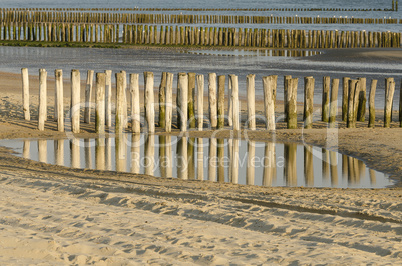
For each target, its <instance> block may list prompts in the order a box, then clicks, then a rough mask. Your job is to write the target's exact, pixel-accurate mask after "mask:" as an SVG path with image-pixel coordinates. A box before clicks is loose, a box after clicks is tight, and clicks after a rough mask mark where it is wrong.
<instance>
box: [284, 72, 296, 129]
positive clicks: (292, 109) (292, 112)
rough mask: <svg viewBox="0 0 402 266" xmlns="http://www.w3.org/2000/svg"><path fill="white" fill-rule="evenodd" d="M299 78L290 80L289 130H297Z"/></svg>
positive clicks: (288, 96)
mask: <svg viewBox="0 0 402 266" xmlns="http://www.w3.org/2000/svg"><path fill="white" fill-rule="evenodd" d="M298 81H299V79H298V78H292V79H290V80H289V83H290V86H289V87H288V95H287V99H285V101H287V106H288V115H287V118H286V121H287V127H288V129H294V128H297V85H298Z"/></svg>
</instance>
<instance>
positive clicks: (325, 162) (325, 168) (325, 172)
mask: <svg viewBox="0 0 402 266" xmlns="http://www.w3.org/2000/svg"><path fill="white" fill-rule="evenodd" d="M322 178H323V180H326V181H327V180H328V179H329V151H328V150H326V149H322Z"/></svg>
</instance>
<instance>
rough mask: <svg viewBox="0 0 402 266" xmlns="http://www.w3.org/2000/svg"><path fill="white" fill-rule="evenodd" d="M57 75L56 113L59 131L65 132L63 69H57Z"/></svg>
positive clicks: (55, 72)
mask: <svg viewBox="0 0 402 266" xmlns="http://www.w3.org/2000/svg"><path fill="white" fill-rule="evenodd" d="M54 76H55V96H56V99H55V102H56V106H55V115H57V116H56V121H57V131H59V132H64V90H63V70H61V69H56V70H55V71H54Z"/></svg>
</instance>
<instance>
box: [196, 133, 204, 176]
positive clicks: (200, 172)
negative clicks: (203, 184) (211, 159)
mask: <svg viewBox="0 0 402 266" xmlns="http://www.w3.org/2000/svg"><path fill="white" fill-rule="evenodd" d="M197 180H204V145H203V141H202V138H197Z"/></svg>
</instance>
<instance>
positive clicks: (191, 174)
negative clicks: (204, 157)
mask: <svg viewBox="0 0 402 266" xmlns="http://www.w3.org/2000/svg"><path fill="white" fill-rule="evenodd" d="M194 143H195V138H190V139H189V141H188V144H187V162H188V179H193V180H194V179H195V155H194Z"/></svg>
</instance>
